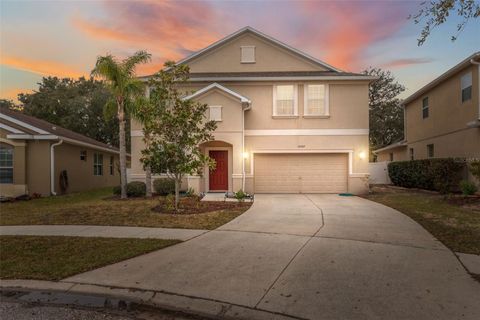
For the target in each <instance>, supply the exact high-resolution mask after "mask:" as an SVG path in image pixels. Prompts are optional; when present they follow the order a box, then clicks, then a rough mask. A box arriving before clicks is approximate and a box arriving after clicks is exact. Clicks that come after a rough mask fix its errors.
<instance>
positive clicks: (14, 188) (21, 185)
mask: <svg viewBox="0 0 480 320" xmlns="http://www.w3.org/2000/svg"><path fill="white" fill-rule="evenodd" d="M6 137H7V132H6V131H4V130H2V129H0V143H4V144H7V145H10V146H11V147H12V148H13V183H11V184H10V183H8V184H0V195H2V196H7V197H16V196H18V195H22V194H25V193H26V192H27V186H26V175H25V156H26V144H25V142H24V141H23V140H10V139H7V138H6Z"/></svg>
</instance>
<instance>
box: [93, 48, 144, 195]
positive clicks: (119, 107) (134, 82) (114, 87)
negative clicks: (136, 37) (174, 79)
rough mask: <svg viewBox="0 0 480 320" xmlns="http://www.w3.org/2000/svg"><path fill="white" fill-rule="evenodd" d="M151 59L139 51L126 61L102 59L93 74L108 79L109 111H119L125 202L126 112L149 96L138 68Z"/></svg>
mask: <svg viewBox="0 0 480 320" xmlns="http://www.w3.org/2000/svg"><path fill="white" fill-rule="evenodd" d="M150 59H151V55H150V54H149V53H147V52H146V51H138V52H136V53H135V54H134V55H133V56H131V57H128V58H126V59H124V60H122V61H118V60H116V59H115V58H114V57H113V56H112V55H106V56H100V57H98V58H97V63H96V64H95V68H94V69H93V70H92V75H93V76H99V77H102V78H104V79H105V80H106V81H107V84H108V86H109V88H110V90H111V93H112V96H113V98H112V99H111V100H109V102H108V103H107V105H106V108H107V109H108V108H112V106H115V107H116V111H117V118H118V126H119V130H118V136H119V137H118V140H119V149H120V185H121V198H122V199H125V198H126V197H127V152H126V144H125V119H126V117H125V115H126V111H127V109H126V108H128V107H129V106H132V105H133V100H134V99H135V98H136V97H138V96H141V95H143V94H144V92H145V91H144V90H145V89H144V83H143V82H142V81H141V80H139V79H138V78H136V76H135V67H136V66H137V65H138V64H141V63H147V62H148V61H150Z"/></svg>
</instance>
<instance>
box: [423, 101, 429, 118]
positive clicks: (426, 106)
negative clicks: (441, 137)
mask: <svg viewBox="0 0 480 320" xmlns="http://www.w3.org/2000/svg"><path fill="white" fill-rule="evenodd" d="M428 115H429V113H428V97H425V98H423V100H422V117H423V119H425V118H428Z"/></svg>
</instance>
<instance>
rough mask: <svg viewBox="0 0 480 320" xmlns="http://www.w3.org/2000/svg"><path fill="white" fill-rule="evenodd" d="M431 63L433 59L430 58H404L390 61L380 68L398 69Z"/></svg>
mask: <svg viewBox="0 0 480 320" xmlns="http://www.w3.org/2000/svg"><path fill="white" fill-rule="evenodd" d="M433 61H434V59H432V58H404V59H395V60H391V61H389V62H387V63H384V64H383V65H382V66H383V67H385V68H400V67H407V66H411V65H416V64H423V63H430V62H433Z"/></svg>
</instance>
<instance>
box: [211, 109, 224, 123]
mask: <svg viewBox="0 0 480 320" xmlns="http://www.w3.org/2000/svg"><path fill="white" fill-rule="evenodd" d="M209 113H210V121H212V120H213V121H222V106H210V107H209Z"/></svg>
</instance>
